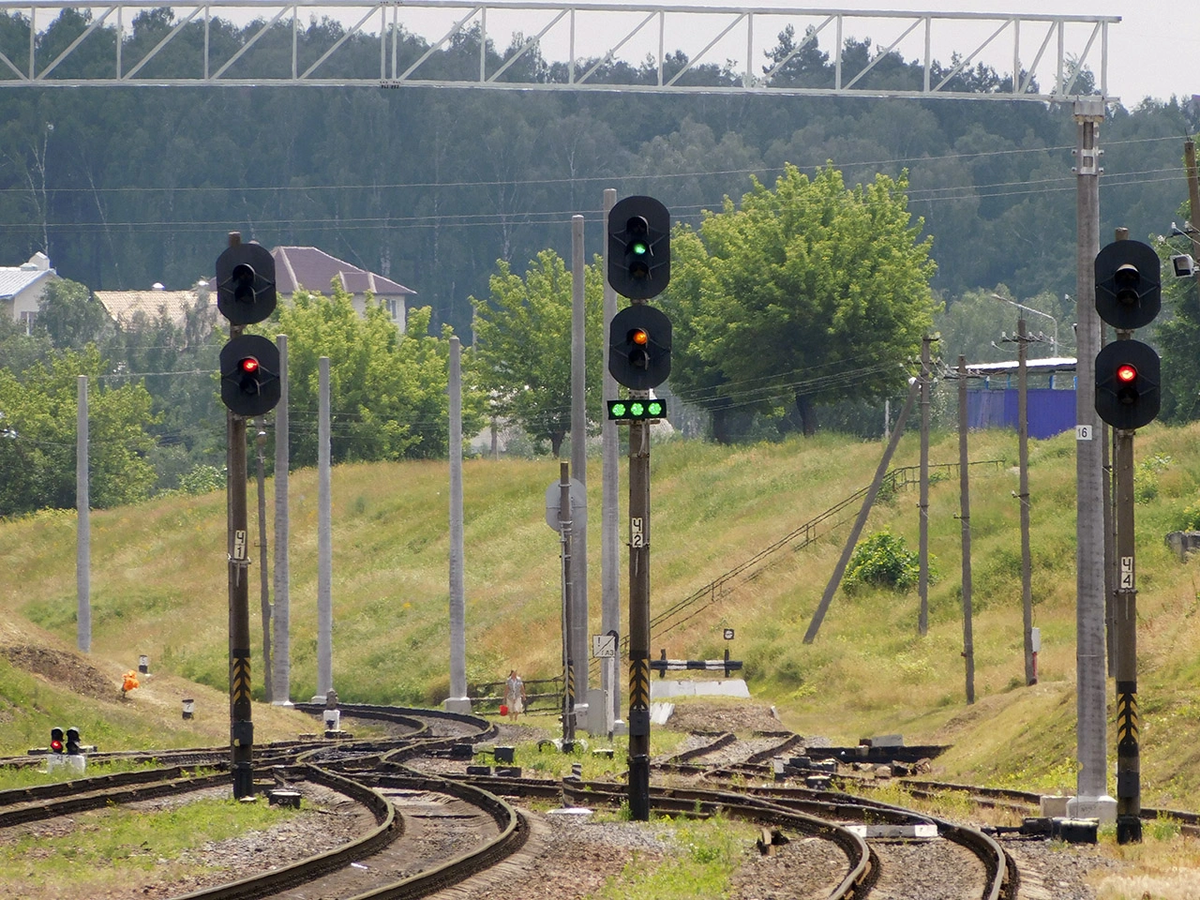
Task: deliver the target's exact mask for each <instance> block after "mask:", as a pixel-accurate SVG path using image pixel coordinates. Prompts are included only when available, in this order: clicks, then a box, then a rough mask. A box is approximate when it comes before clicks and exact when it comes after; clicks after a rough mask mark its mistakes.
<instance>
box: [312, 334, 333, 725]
mask: <svg viewBox="0 0 1200 900" xmlns="http://www.w3.org/2000/svg"><path fill="white" fill-rule="evenodd" d="M317 366H318V376H317V377H318V386H319V392H320V399H319V400H318V403H317V408H318V413H317V694H316V696H315V697H313V702H314V703H324V702H325V699H326V697H327V695H328V694H329V692H330V691H332V690H333V523H332V519H333V512H332V510H333V498H332V483H331V482H332V477H331V476H332V473H331V472H330V459H329V455H330V445H329V357H328V356H322V357H321V358H320V359H319V360H318V361H317Z"/></svg>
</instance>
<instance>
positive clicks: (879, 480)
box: [630, 378, 921, 652]
mask: <svg viewBox="0 0 1200 900" xmlns="http://www.w3.org/2000/svg"><path fill="white" fill-rule="evenodd" d="M920 390H921V381H920V379H918V378H914V379H912V382H911V384H910V385H909V388H908V399H907V400H905V401H904V406H903V407H902V408H901V410H900V415H899V417H898V418H897V419H896V426H895V428H893V429H892V436H891V438H890V439H889V440H888V445H887V448H886V449H885V450H884V451H883V459H881V460H880V461H879V467H878V468H877V469H876V470H875V478H874V480H873V481H872V482H871V487H870V488H868V490H867V496H866V497H865V498H864V499H863V505H862V509H860V510H859V511H858V518H857V519H855V520H854V527H853V528H851V529H850V536H849V537H848V538H847V539H846V546H845V547H843V548H842V556H841V558H840V559H839V560H838V562H837V566H835V567H834V570H833V574H832V575H831V576H829V584H827V585H825V593H824V594H823V595H822V596H821V602H820V603H819V604H817V611H816V612H814V613H813V617H812V621H811V622H809V623H808V631H806V632H805V633H804V643H806V644H811V643H812V642H813V641H814V640H816V637H817V632H819V631H820V630H821V622H823V621H824V620H825V613H827V612H829V604H830V603H831V602H833V595H834V594H835V593H836V592H837V589H838V585H840V584H841V583H842V576H843V575H844V574H846V566H847V565H848V564H849V563H850V554H852V553H853V552H854V545H855V544H857V543H858V537H859V535H860V534H862V530H863V526H864V525H866V524H867V516H868V515H870V513H871V506H872V505H874V503H875V497H876V495H877V494H878V493H879V488H880V486H881V485H882V484H883V476H884V475H886V474H887V467H888V464H889V463H890V462H891V461H892V454H893V453H895V452H896V445H897V444H899V443H900V437H901V435H903V434H904V423H905V422H907V421H908V414H909V413H910V412H911V411H912V408H913V402H914V401H915V400H916V397H917V394H918V393H920ZM631 468H632V467H631ZM631 493H632V491H631ZM632 602H633V601H632V599H631V600H630V603H632ZM630 640H631V641H632V635H630ZM631 647H632V644H631ZM647 652H648V651H647Z"/></svg>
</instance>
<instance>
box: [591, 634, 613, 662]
mask: <svg viewBox="0 0 1200 900" xmlns="http://www.w3.org/2000/svg"><path fill="white" fill-rule="evenodd" d="M616 655H617V639H616V638H615V637H613V636H612V635H611V634H593V635H592V656H593V657H595V658H596V659H612V658H613V657H614V656H616Z"/></svg>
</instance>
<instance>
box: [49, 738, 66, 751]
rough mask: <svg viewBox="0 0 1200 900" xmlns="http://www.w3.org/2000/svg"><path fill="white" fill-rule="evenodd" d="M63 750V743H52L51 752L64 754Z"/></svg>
mask: <svg viewBox="0 0 1200 900" xmlns="http://www.w3.org/2000/svg"><path fill="white" fill-rule="evenodd" d="M62 749H63V743H62V741H51V742H50V750H51V752H53V753H62Z"/></svg>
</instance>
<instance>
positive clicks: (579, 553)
mask: <svg viewBox="0 0 1200 900" xmlns="http://www.w3.org/2000/svg"><path fill="white" fill-rule="evenodd" d="M585 272H586V269H585V266H584V258H583V216H572V217H571V475H572V477H574V479H575V480H576V481H578V482H579V483H580V484H581V485H583V486H584V492H583V502H584V504H585V505H586V503H587V355H586V348H587V343H586V335H585V331H584V329H585V327H586V322H587V317H586V315H585V313H586V307H585V293H584V277H585ZM571 518H572V519H573V520H574V521H573V525H572V528H571V541H572V545H571V567H572V571H571V584H572V590H571V607H572V609H571V659H572V660H574V663H575V669H574V671H575V696H576V698H580V699H581V700H582V701H583V702H586V700H587V695H588V694H587V692H588V665H587V660H588V595H587V570H588V565H587V516H586V515H581V516H579V517H577V518H576V517H575V516H574V515H572V517H571Z"/></svg>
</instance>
